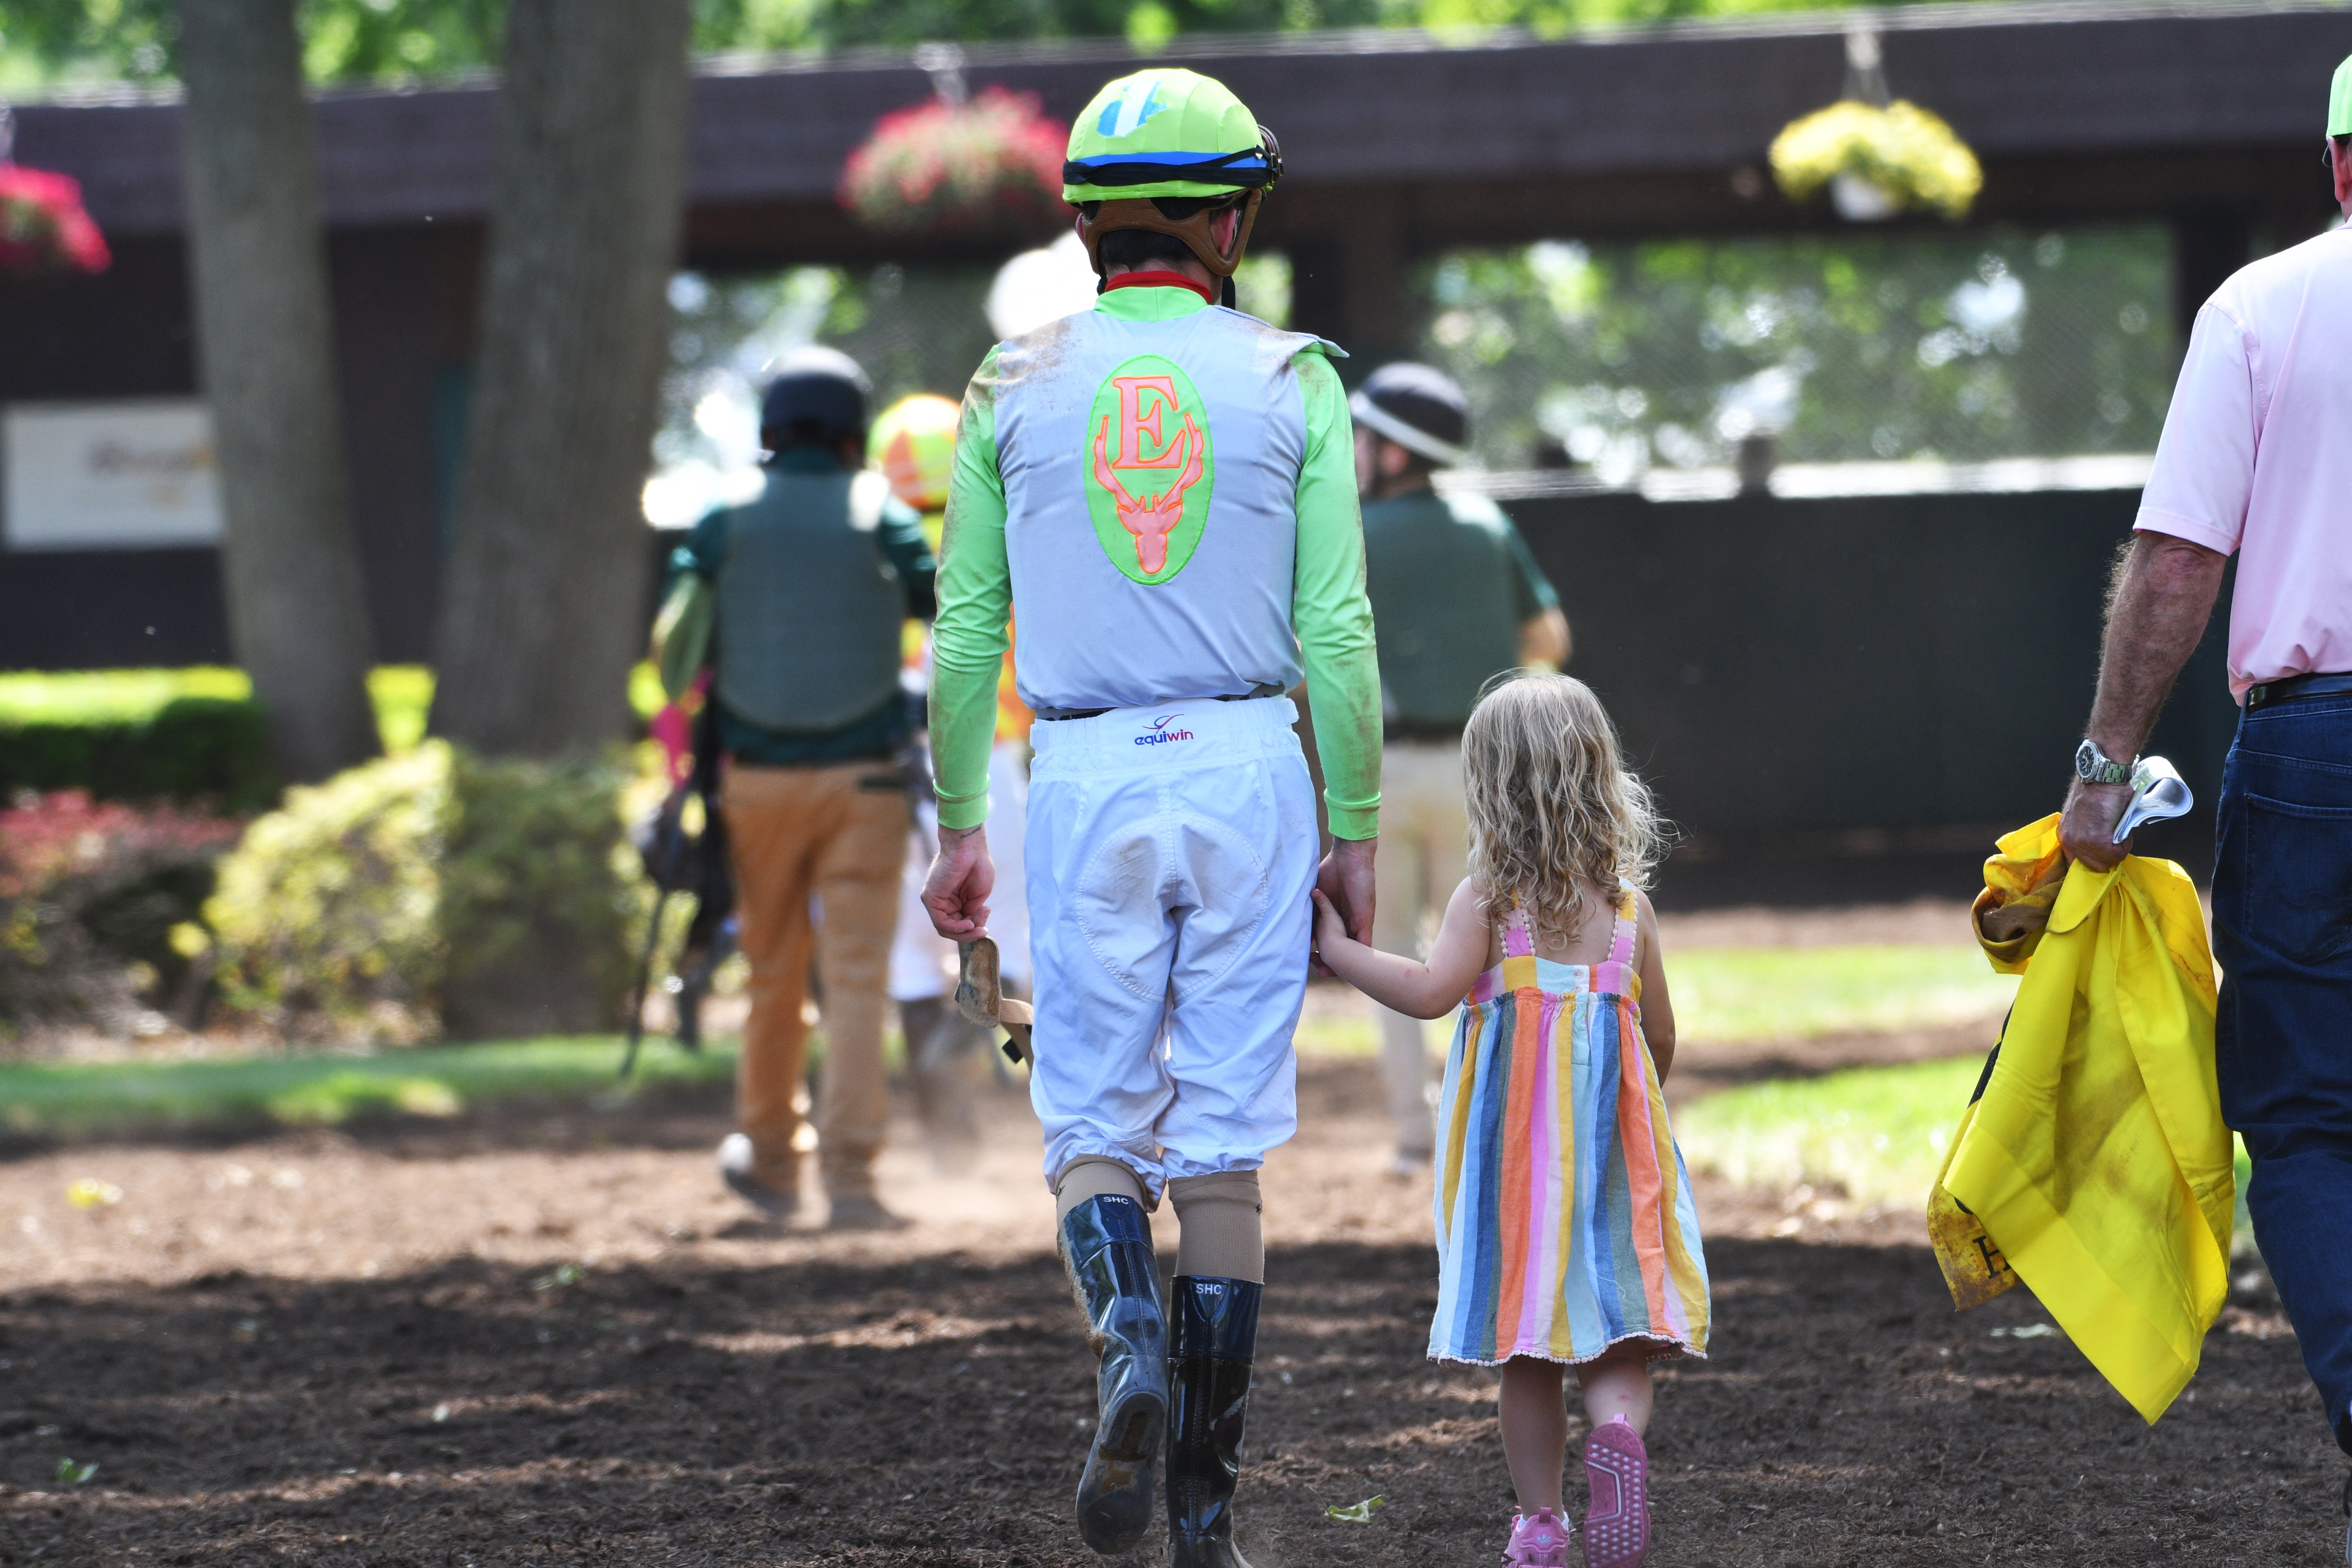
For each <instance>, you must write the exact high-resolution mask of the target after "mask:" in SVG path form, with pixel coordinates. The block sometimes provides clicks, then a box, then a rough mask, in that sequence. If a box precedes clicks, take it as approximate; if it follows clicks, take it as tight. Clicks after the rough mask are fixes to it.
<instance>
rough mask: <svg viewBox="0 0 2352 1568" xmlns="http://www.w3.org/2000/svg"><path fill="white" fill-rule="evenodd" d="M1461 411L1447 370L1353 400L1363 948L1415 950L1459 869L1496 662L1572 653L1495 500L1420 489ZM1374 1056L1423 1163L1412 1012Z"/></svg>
mask: <svg viewBox="0 0 2352 1568" xmlns="http://www.w3.org/2000/svg"><path fill="white" fill-rule="evenodd" d="M1468 407H1469V405H1468V403H1467V402H1466V400H1465V398H1464V397H1463V395H1462V389H1461V388H1460V387H1459V386H1456V385H1455V384H1454V382H1453V380H1452V379H1451V378H1449V377H1448V376H1447V375H1446V374H1444V372H1443V371H1439V370H1433V369H1432V368H1431V367H1430V366H1428V365H1425V364H1410V363H1398V364H1390V365H1383V366H1381V368H1380V369H1379V370H1377V371H1374V372H1373V373H1372V374H1371V375H1370V376H1369V377H1368V378H1366V380H1365V382H1364V384H1363V386H1362V387H1361V388H1360V390H1359V391H1358V392H1357V393H1356V395H1355V396H1354V397H1353V398H1352V399H1351V400H1350V401H1349V405H1348V409H1349V413H1350V414H1352V415H1354V416H1355V422H1356V485H1357V489H1359V490H1360V492H1361V493H1362V495H1363V498H1364V502H1365V505H1364V569H1365V574H1366V578H1367V584H1368V586H1369V589H1370V595H1371V601H1372V623H1373V625H1375V626H1378V627H1379V628H1380V658H1381V718H1382V720H1383V722H1384V724H1385V726H1386V731H1387V741H1386V744H1385V745H1384V746H1383V747H1382V749H1381V858H1380V890H1379V893H1378V895H1377V897H1376V900H1375V902H1374V906H1373V907H1374V910H1375V911H1376V912H1375V914H1374V916H1373V921H1374V924H1373V934H1372V942H1373V944H1374V945H1375V946H1377V947H1380V948H1382V949H1384V950H1386V951H1388V952H1402V953H1406V954H1409V955H1411V956H1412V957H1415V958H1419V957H1422V956H1423V955H1424V952H1425V951H1426V943H1427V942H1428V940H1429V936H1430V935H1431V934H1432V933H1433V932H1434V931H1435V922H1436V921H1437V919H1438V918H1439V917H1440V916H1442V915H1443V914H1444V911H1445V900H1447V899H1449V898H1451V897H1452V896H1453V893H1454V888H1455V887H1456V886H1457V885H1459V884H1460V882H1461V880H1462V879H1463V877H1464V876H1465V875H1466V874H1467V870H1466V866H1465V859H1466V857H1467V853H1468V837H1469V823H1468V820H1467V818H1466V817H1465V815H1464V810H1463V804H1462V726H1463V724H1464V723H1465V721H1467V720H1468V719H1469V717H1470V710H1471V709H1472V708H1474V707H1475V706H1476V705H1477V701H1478V694H1479V692H1480V691H1482V690H1483V689H1485V687H1486V682H1487V681H1488V680H1490V679H1493V678H1494V677H1495V676H1496V675H1497V674H1499V673H1501V672H1502V671H1504V670H1507V669H1510V668H1516V667H1517V666H1521V665H1543V666H1547V667H1549V668H1554V669H1557V668H1559V667H1560V666H1561V665H1563V664H1566V663H1567V662H1568V648H1569V638H1568V620H1567V617H1565V616H1562V615H1561V614H1560V612H1559V595H1556V594H1554V593H1553V592H1552V586H1551V584H1550V583H1549V582H1547V581H1546V580H1545V578H1544V574H1543V572H1542V569H1541V568H1539V567H1538V566H1537V565H1536V563H1535V557H1534V556H1532V555H1530V554H1528V547H1527V544H1526V542H1524V541H1522V540H1521V539H1520V538H1519V532H1518V530H1517V529H1516V528H1513V527H1512V526H1511V520H1510V519H1509V518H1508V517H1507V516H1505V515H1504V513H1503V510H1502V508H1500V507H1498V506H1496V504H1495V503H1494V502H1493V501H1491V500H1487V499H1486V497H1484V496H1473V495H1439V494H1438V493H1437V492H1436V490H1434V489H1432V488H1431V485H1430V476H1431V475H1432V474H1433V473H1434V472H1435V471H1436V470H1437V469H1439V468H1445V467H1450V466H1452V465H1454V464H1457V463H1460V462H1462V461H1464V460H1465V458H1467V457H1468V453H1467V452H1466V451H1465V444H1466V443H1467V442H1468V440H1469V435H1470V428H1469V413H1468ZM1381 1068H1382V1070H1383V1073H1384V1076H1385V1077H1386V1078H1387V1079H1388V1089H1389V1113H1390V1115H1391V1118H1392V1119H1393V1121H1394V1122H1395V1126H1396V1169H1397V1171H1398V1172H1399V1173H1400V1174H1402V1173H1407V1172H1410V1171H1412V1169H1414V1168H1415V1167H1417V1166H1422V1165H1426V1164H1427V1163H1429V1158H1430V1147H1431V1142H1432V1136H1433V1131H1434V1129H1433V1124H1432V1122H1431V1120H1430V1117H1431V1110H1430V1101H1429V1084H1430V1062H1429V1047H1428V1044H1427V1042H1426V1041H1425V1040H1424V1039H1423V1035H1422V1024H1421V1020H1420V1019H1418V1018H1408V1017H1406V1016H1404V1015H1403V1014H1402V1013H1391V1012H1390V1011H1388V1010H1387V1009H1386V1008H1382V1009H1381Z"/></svg>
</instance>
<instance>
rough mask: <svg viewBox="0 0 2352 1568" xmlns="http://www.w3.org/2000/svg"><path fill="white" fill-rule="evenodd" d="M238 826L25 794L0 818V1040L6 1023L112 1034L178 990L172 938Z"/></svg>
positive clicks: (184, 968)
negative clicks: (138, 1008)
mask: <svg viewBox="0 0 2352 1568" xmlns="http://www.w3.org/2000/svg"><path fill="white" fill-rule="evenodd" d="M243 830H244V829H243V825H242V824H240V823H236V822H232V821H227V820H224V819H222V818H219V817H210V816H195V815H193V814H190V813H187V812H183V811H178V810H174V809H173V808H171V807H168V806H166V807H161V808H155V809H142V808H141V807H138V806H130V805H112V804H106V805H100V804H93V803H92V802H91V800H90V798H89V796H88V795H84V794H83V793H82V792H81V791H79V790H58V791H54V792H52V793H50V794H48V795H36V794H34V793H33V792H31V791H29V790H28V791H26V792H25V793H24V794H23V795H18V796H17V797H16V805H14V806H12V807H10V808H8V809H5V810H0V1036H5V1033H6V1032H7V1030H8V1027H9V1026H11V1025H13V1024H23V1023H34V1022H62V1021H66V1020H69V1019H79V1020H81V1021H85V1022H91V1023H100V1024H111V1023H114V1022H117V1021H118V1019H117V1018H116V1015H119V1014H122V1013H126V1012H128V1011H130V1010H131V1007H132V1003H133V1000H134V997H135V994H136V993H138V992H140V991H142V990H145V991H147V992H149V993H150V994H152V995H153V996H154V997H155V998H156V1000H157V1001H158V1002H159V1003H160V1002H163V1001H168V1000H171V999H173V994H175V993H177V992H179V991H181V990H182V989H183V986H182V982H183V981H184V980H185V978H186V976H187V974H188V973H189V959H190V957H191V954H189V953H187V952H184V951H182V947H183V946H184V945H185V943H184V942H178V941H175V937H174V931H175V929H176V928H178V927H180V926H182V925H183V924H184V923H186V922H188V921H194V920H195V919H197V917H198V913H199V911H200V910H202V909H203V907H204V901H205V899H206V898H207V897H209V896H210V895H211V893H212V888H213V865H214V862H215V860H217V859H218V858H220V856H221V855H222V854H223V853H224V852H226V850H227V849H228V848H229V847H230V846H231V845H232V844H234V843H235V842H236V838H237V836H238V835H239V834H240V833H241V832H242V831H243Z"/></svg>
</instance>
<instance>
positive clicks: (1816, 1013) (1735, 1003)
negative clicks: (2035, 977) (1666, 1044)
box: [1666, 943, 2017, 1040]
mask: <svg viewBox="0 0 2352 1568" xmlns="http://www.w3.org/2000/svg"><path fill="white" fill-rule="evenodd" d="M1666 985H1667V989H1668V992H1669V994H1671V995H1672V997H1673V999H1674V1005H1675V1030H1676V1033H1677V1035H1678V1036H1679V1037H1680V1038H1682V1039H1685V1040H1780V1039H1791V1038H1801V1037H1812V1036H1819V1035H1843V1034H1864V1033H1873V1032H1876V1031H1880V1030H1888V1029H1917V1028H1927V1027H1933V1026H1937V1025H1941V1024H1964V1023H1968V1022H1970V1021H1971V1020H1975V1019H1979V1018H1988V1017H1991V1018H1997V1017H1999V1016H2000V1013H2001V1011H2002V1009H2004V1008H2006V1007H2007V1006H2008V1005H2009V1002H2010V998H2011V997H2012V996H2014V995H2015V994H2017V977H2016V976H2015V975H2011V974H1995V973H1993V972H1992V967H1991V965H1990V964H1988V963H1986V962H1985V956H1984V954H1983V952H1980V951H1979V950H1978V949H1977V948H1975V947H1973V946H1969V945H1964V944H1960V943H1954V944H1952V945H1950V946H1938V947H1925V946H1902V945H1896V944H1893V943H1886V944H1874V945H1868V946H1854V947H1723V948H1694V949H1692V950H1690V951H1688V952H1668V953H1667V954H1666Z"/></svg>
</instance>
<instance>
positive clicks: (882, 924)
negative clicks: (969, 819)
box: [722, 762, 907, 1196]
mask: <svg viewBox="0 0 2352 1568" xmlns="http://www.w3.org/2000/svg"><path fill="white" fill-rule="evenodd" d="M722 806H723V809H724V810H725V812H726V814H727V835H728V840H729V842H730V844H731V845H732V846H733V851H734V860H735V889H736V890H735V898H736V912H737V916H738V919H739V920H740V925H741V939H742V944H743V955H744V957H746V958H747V959H749V960H750V961H751V1020H750V1022H749V1023H748V1024H746V1025H745V1026H744V1030H743V1059H742V1066H741V1071H740V1076H739V1079H738V1082H737V1104H736V1122H737V1125H738V1126H740V1128H741V1129H742V1131H743V1132H744V1135H745V1136H746V1137H748V1138H750V1139H751V1149H752V1154H753V1163H752V1167H751V1176H752V1179H753V1180H755V1181H758V1182H761V1183H762V1184H766V1185H768V1186H772V1187H779V1188H784V1189H792V1188H794V1187H797V1186H798V1184H799V1174H800V1162H799V1160H798V1158H797V1156H795V1155H794V1154H793V1136H794V1134H796V1133H797V1132H799V1131H800V1121H801V1119H800V1112H799V1110H797V1109H796V1108H795V1107H794V1106H793V1095H794V1093H795V1091H797V1090H798V1089H799V1088H800V1083H801V1076H802V1072H803V1068H804V1066H805V1064H806V1061H807V1053H808V1027H807V1025H806V1024H805V1023H804V1022H803V1017H802V1007H803V1005H804V1003H805V1001H806V999H807V993H808V972H809V952H810V948H811V946H812V945H814V948H815V951H816V957H817V965H818V972H819V974H820V977H821V979H822V981H823V984H824V1039H825V1049H824V1080H823V1083H822V1084H821V1086H820V1088H819V1089H818V1093H817V1102H816V1131H817V1147H818V1157H819V1160H820V1163H822V1164H823V1166H824V1179H825V1190H826V1192H827V1193H828V1194H832V1195H835V1196H838V1195H840V1194H844V1193H858V1194H871V1193H872V1192H873V1190H874V1169H873V1167H874V1156H875V1155H876V1154H877V1153H878V1152H880V1150H881V1148H882V1140H883V1136H884V1134H885V1132H886V1131H887V1130H888V1126H889V1121H890V1089H889V1084H888V1081H887V1079H886V1078H885V1076H884V1073H883V1068H882V1011H883V1005H884V1004H883V993H884V989H885V985H886V983H887V979H888V975H889V968H890V938H891V935H892V933H893V931H895V930H896V928H897V923H898V867H899V861H900V859H901V858H903V857H904V855H905V853H906V845H907V795H906V790H905V787H904V785H903V784H902V783H901V781H900V779H899V776H898V772H897V770H896V769H895V768H893V767H892V766H891V764H890V763H882V762H874V763H845V764H842V765H840V766H837V767H821V768H761V767H746V766H743V765H741V764H740V763H739V764H737V765H735V766H733V767H731V768H730V769H729V770H728V773H727V783H726V786H725V793H724V798H723V802H722ZM812 895H813V896H814V897H815V898H816V899H817V900H819V902H820V905H821V907H822V910H823V919H824V930H823V931H822V933H819V932H818V931H816V930H815V928H814V924H813V922H812V921H811V920H810V918H809V900H810V898H811V897H812Z"/></svg>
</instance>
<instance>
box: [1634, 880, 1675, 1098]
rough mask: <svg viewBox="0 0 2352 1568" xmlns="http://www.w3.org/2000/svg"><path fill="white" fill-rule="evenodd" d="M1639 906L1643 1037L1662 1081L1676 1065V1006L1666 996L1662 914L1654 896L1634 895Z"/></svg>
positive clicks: (1636, 927) (1638, 968) (1638, 964)
mask: <svg viewBox="0 0 2352 1568" xmlns="http://www.w3.org/2000/svg"><path fill="white" fill-rule="evenodd" d="M1633 898H1634V902H1635V905H1636V921H1635V925H1634V931H1635V940H1636V942H1637V943H1638V944H1639V947H1640V951H1639V952H1638V953H1637V954H1636V955H1635V962H1634V965H1633V968H1634V973H1638V974H1639V975H1641V977H1642V1037H1643V1039H1645V1040H1647V1041H1649V1043H1650V1059H1651V1060H1652V1061H1654V1062H1655V1063H1657V1064H1658V1081H1659V1082H1660V1083H1664V1082H1665V1081H1666V1074H1667V1073H1669V1072H1671V1071H1672V1070H1674V1065H1675V1005H1674V1002H1673V1000H1672V999H1671V998H1669V997H1668V996H1667V995H1666V964H1665V956H1664V953H1663V952H1660V951H1659V947H1658V915H1657V911H1656V910H1653V909H1652V908H1650V895H1649V894H1647V893H1636V894H1634V895H1633Z"/></svg>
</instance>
